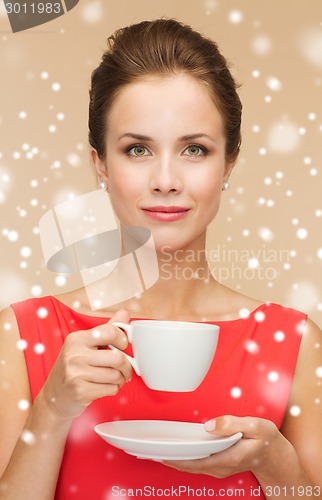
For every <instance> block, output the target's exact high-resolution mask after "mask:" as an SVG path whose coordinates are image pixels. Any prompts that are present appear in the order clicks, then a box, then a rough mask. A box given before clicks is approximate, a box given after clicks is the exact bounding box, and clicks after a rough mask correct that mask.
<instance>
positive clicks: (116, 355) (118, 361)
mask: <svg viewBox="0 0 322 500" xmlns="http://www.w3.org/2000/svg"><path fill="white" fill-rule="evenodd" d="M87 363H88V364H89V365H90V366H91V367H100V368H113V369H115V370H118V371H120V372H121V373H122V374H123V376H124V378H125V380H126V381H127V380H130V378H131V376H132V366H131V364H130V362H129V361H128V359H127V358H126V357H125V356H124V354H122V353H121V352H119V351H112V350H110V349H107V350H104V351H103V350H96V351H94V350H93V351H91V352H90V354H89V355H87Z"/></svg>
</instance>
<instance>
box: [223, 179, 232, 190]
mask: <svg viewBox="0 0 322 500" xmlns="http://www.w3.org/2000/svg"><path fill="white" fill-rule="evenodd" d="M222 189H223V191H228V189H230V184H229V182H227V181H226V182H224V185H223V188H222Z"/></svg>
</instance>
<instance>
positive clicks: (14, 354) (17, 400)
mask: <svg viewBox="0 0 322 500" xmlns="http://www.w3.org/2000/svg"><path fill="white" fill-rule="evenodd" d="M19 339H20V335H19V329H18V325H17V321H16V317H15V314H14V312H13V310H12V308H11V307H8V308H6V309H4V310H3V311H1V312H0V353H1V354H0V400H1V405H0V442H1V453H0V475H1V473H2V471H3V469H4V468H5V467H6V464H7V463H8V460H9V458H10V454H11V453H12V451H13V448H14V446H15V444H16V442H17V439H18V437H19V434H20V432H21V429H22V428H23V426H24V423H25V421H26V419H27V416H28V407H29V406H30V404H31V396H30V388H29V381H28V374H27V368H26V362H25V357H24V353H23V350H22V349H21V348H20V345H19V343H18V341H19Z"/></svg>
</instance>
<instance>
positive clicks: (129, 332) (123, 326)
mask: <svg viewBox="0 0 322 500" xmlns="http://www.w3.org/2000/svg"><path fill="white" fill-rule="evenodd" d="M112 324H113V325H115V326H117V327H118V328H121V329H122V330H124V331H125V332H126V334H127V337H128V339H129V342H130V343H132V338H133V336H132V326H131V325H130V324H128V323H122V322H121V321H115V322H114V323H112ZM108 347H109V348H110V349H112V351H120V352H121V353H122V354H123V355H124V356H125V357H126V358H127V359H128V360H129V362H130V364H131V366H132V368H134V370H135V372H136V373H137V375H140V376H141V373H140V370H139V366H138V364H137V361H136V359H134V358H132V356H129V355H128V354H126V353H125V352H123V351H121V350H120V349H118V348H117V347H115V346H114V345H110V344H109V345H108Z"/></svg>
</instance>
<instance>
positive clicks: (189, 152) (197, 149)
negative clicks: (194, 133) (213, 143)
mask: <svg viewBox="0 0 322 500" xmlns="http://www.w3.org/2000/svg"><path fill="white" fill-rule="evenodd" d="M183 154H184V155H186V156H206V154H207V149H206V148H204V147H202V146H198V145H197V144H191V146H188V147H187V148H186V149H185V150H184V152H183Z"/></svg>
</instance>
